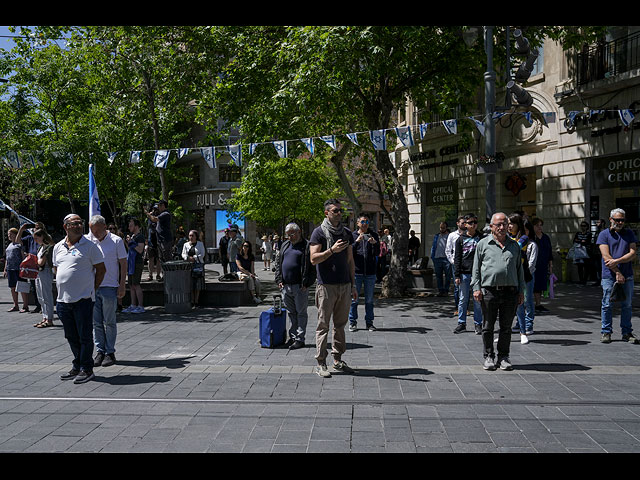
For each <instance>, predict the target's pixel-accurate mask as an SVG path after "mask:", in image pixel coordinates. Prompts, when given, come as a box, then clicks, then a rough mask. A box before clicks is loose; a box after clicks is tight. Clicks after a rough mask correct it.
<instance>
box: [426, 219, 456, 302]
mask: <svg viewBox="0 0 640 480" xmlns="http://www.w3.org/2000/svg"><path fill="white" fill-rule="evenodd" d="M449 233H450V232H449V226H448V225H447V222H441V223H440V231H439V232H438V233H436V235H435V237H433V244H432V245H431V260H432V261H433V270H434V273H435V275H436V284H437V286H438V296H439V297H446V296H447V295H448V294H449V286H450V284H451V277H452V276H451V263H450V262H449V260H447V253H446V249H447V238H448V237H449Z"/></svg>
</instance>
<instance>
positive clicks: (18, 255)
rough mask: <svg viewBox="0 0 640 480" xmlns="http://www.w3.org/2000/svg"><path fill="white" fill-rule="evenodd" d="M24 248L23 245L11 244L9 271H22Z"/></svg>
mask: <svg viewBox="0 0 640 480" xmlns="http://www.w3.org/2000/svg"><path fill="white" fill-rule="evenodd" d="M22 252H23V247H22V244H21V243H10V244H9V246H8V247H7V250H6V254H7V264H6V267H5V268H6V269H7V270H20V264H21V263H22V259H23V256H22Z"/></svg>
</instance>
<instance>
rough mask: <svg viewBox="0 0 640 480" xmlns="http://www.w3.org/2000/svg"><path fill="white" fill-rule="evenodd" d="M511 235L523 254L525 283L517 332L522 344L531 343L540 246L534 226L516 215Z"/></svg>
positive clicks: (512, 223)
mask: <svg viewBox="0 0 640 480" xmlns="http://www.w3.org/2000/svg"><path fill="white" fill-rule="evenodd" d="M509 233H510V234H511V238H513V240H515V241H516V242H518V244H519V245H520V249H521V254H522V263H523V274H524V282H525V290H524V302H523V303H522V304H521V305H518V308H517V310H516V320H517V324H516V327H515V329H516V331H518V332H520V343H521V344H523V345H526V344H528V343H529V335H532V334H533V321H534V318H535V312H536V310H535V300H534V297H533V274H534V273H535V270H536V262H537V259H538V245H536V243H535V242H534V241H533V237H534V236H535V233H534V232H533V226H532V225H531V223H530V222H529V221H528V220H527V221H526V222H525V221H524V220H523V218H522V217H521V216H520V215H519V214H517V213H514V214H512V215H509Z"/></svg>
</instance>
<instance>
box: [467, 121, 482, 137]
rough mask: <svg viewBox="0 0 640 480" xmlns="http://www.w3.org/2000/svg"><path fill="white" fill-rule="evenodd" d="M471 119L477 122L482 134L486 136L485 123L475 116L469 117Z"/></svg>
mask: <svg viewBox="0 0 640 480" xmlns="http://www.w3.org/2000/svg"><path fill="white" fill-rule="evenodd" d="M469 119H470V120H471V121H472V122H473V123H475V124H476V128H477V129H478V131H479V132H480V135H482V136H483V137H484V123H483V122H481V121H480V120H478V119H476V118H473V117H469Z"/></svg>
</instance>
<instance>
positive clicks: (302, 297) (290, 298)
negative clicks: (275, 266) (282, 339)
mask: <svg viewBox="0 0 640 480" xmlns="http://www.w3.org/2000/svg"><path fill="white" fill-rule="evenodd" d="M282 303H284V308H286V309H287V314H288V315H289V319H290V320H291V328H289V338H291V339H293V340H299V341H300V342H302V343H304V338H305V334H306V332H307V321H308V319H309V315H308V314H307V307H308V306H309V289H306V288H305V289H304V290H303V289H302V286H301V285H293V284H287V283H285V284H284V286H283V288H282Z"/></svg>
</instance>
